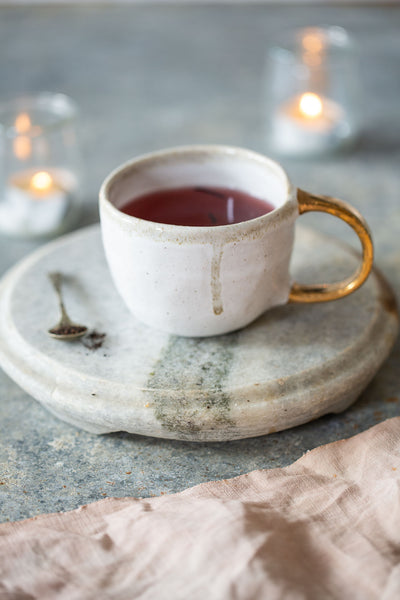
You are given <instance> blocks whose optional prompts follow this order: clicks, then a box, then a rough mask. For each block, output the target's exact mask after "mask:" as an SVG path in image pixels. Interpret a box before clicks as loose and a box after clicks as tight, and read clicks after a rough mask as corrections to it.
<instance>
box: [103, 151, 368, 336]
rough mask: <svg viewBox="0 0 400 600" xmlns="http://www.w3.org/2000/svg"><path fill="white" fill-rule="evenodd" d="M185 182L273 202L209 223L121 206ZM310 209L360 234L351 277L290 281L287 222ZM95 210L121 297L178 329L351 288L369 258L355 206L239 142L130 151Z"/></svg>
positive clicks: (149, 318)
mask: <svg viewBox="0 0 400 600" xmlns="http://www.w3.org/2000/svg"><path fill="white" fill-rule="evenodd" d="M188 186H203V187H204V186H211V187H213V186H214V187H220V188H221V187H222V188H231V189H238V190H241V191H244V192H246V193H248V194H250V195H251V196H255V197H257V198H259V199H264V200H266V201H268V202H270V203H272V204H273V206H275V209H274V210H273V211H271V212H269V213H267V214H265V215H262V216H260V217H257V218H255V219H251V220H249V221H244V222H241V223H236V224H232V225H221V226H214V227H186V226H181V225H165V224H160V223H154V222H151V221H146V220H143V219H139V218H136V217H133V216H130V215H127V214H125V213H123V212H121V210H120V209H121V207H122V206H123V205H124V204H126V203H127V202H128V201H129V200H131V199H133V198H135V197H138V196H142V195H143V194H146V193H149V192H152V191H156V190H160V189H163V190H165V189H168V188H178V187H188ZM309 210H320V211H325V212H329V213H331V214H334V215H335V216H338V217H340V218H342V219H343V220H345V221H346V222H347V223H349V225H350V226H351V227H353V229H355V231H356V232H357V234H358V235H359V237H360V240H361V243H362V247H363V260H362V263H361V266H360V267H359V269H358V270H357V272H356V273H355V274H354V275H353V276H352V277H350V278H349V279H347V280H345V281H342V282H339V283H337V284H329V285H328V284H320V285H316V286H302V285H299V284H296V283H294V284H293V283H291V281H290V275H289V263H290V257H291V253H292V248H293V240H294V225H295V221H296V218H297V217H298V215H299V214H301V213H302V212H306V211H309ZM100 217H101V228H102V236H103V244H104V249H105V253H106V257H107V261H108V265H109V268H110V271H111V274H112V277H113V280H114V283H115V285H116V288H117V290H118V292H119V293H120V295H121V297H122V298H123V300H124V301H125V303H126V305H127V306H128V308H129V309H130V311H131V312H132V313H133V315H134V316H135V317H137V318H138V319H139V320H141V321H143V322H144V323H147V324H148V325H150V326H152V327H156V328H158V329H161V330H164V331H167V332H170V333H173V334H176V335H182V336H210V335H218V334H223V333H227V332H230V331H234V330H236V329H239V328H241V327H244V326H245V325H247V324H249V323H251V322H252V321H253V320H254V319H256V318H257V317H258V316H260V315H261V314H262V313H263V312H264V311H265V310H267V309H268V308H271V307H273V306H277V305H280V304H285V303H286V302H288V300H290V301H297V302H316V301H324V300H332V299H335V298H340V297H342V296H345V295H347V294H349V293H351V292H352V291H354V290H355V289H357V287H359V286H360V285H361V284H362V283H363V281H364V280H365V279H366V277H367V276H368V273H369V271H370V269H371V266H372V257H373V250H372V242H371V237H370V234H369V231H368V227H367V225H366V223H365V221H364V220H363V218H362V216H361V215H360V214H359V213H358V212H357V211H356V210H355V209H353V208H351V207H350V206H349V205H347V204H345V203H343V202H341V201H340V200H336V199H333V198H328V197H325V196H314V195H311V194H309V193H307V192H303V191H302V190H296V189H295V188H294V187H293V186H292V184H291V183H290V181H289V179H288V177H287V175H286V173H285V171H284V170H283V169H282V167H281V166H280V165H279V164H277V163H276V162H274V161H273V160H271V159H269V158H266V157H265V156H262V155H260V154H257V153H255V152H252V151H249V150H244V149H241V148H233V147H227V146H184V147H178V148H172V149H168V150H163V151H160V152H154V153H151V154H148V155H145V156H141V157H139V158H136V159H134V160H132V161H130V162H128V163H126V164H124V165H122V166H120V167H118V168H117V169H116V170H115V171H113V172H112V173H111V174H110V175H109V176H108V177H107V178H106V180H105V181H104V183H103V185H102V187H101V190H100Z"/></svg>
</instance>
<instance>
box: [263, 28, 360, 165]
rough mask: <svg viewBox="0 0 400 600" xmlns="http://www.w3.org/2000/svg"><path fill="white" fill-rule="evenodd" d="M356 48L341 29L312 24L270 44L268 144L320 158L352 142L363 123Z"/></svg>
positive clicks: (289, 152) (285, 152) (277, 149)
mask: <svg viewBox="0 0 400 600" xmlns="http://www.w3.org/2000/svg"><path fill="white" fill-rule="evenodd" d="M357 62H358V61H357V52H356V49H355V47H354V43H353V41H352V39H351V38H350V36H349V34H348V33H347V32H346V31H345V30H344V29H343V28H341V27H310V28H306V29H300V30H296V31H293V32H292V33H289V34H286V35H285V36H282V39H281V40H280V42H279V45H277V46H274V47H271V48H270V50H269V52H268V56H267V69H266V76H265V86H266V104H267V107H266V109H267V118H266V125H267V144H268V146H269V148H270V149H271V150H272V151H275V152H277V153H279V154H283V155H293V156H298V157H308V156H318V155H323V154H327V153H329V152H333V151H335V150H337V149H340V148H344V147H346V146H349V145H351V144H352V143H353V142H354V140H355V139H356V137H357V134H358V132H359V127H360V114H359V112H360V89H359V73H358V64H357Z"/></svg>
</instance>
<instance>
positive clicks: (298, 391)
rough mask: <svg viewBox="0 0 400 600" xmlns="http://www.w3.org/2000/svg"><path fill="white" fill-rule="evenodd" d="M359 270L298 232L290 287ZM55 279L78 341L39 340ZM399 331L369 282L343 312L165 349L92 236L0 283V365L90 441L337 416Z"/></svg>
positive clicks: (306, 315) (324, 309)
mask: <svg viewBox="0 0 400 600" xmlns="http://www.w3.org/2000/svg"><path fill="white" fill-rule="evenodd" d="M358 260H359V257H357V255H356V253H354V252H353V250H351V249H350V248H349V247H347V246H343V245H342V244H340V243H338V242H336V241H335V240H333V239H331V238H328V237H325V236H323V235H320V234H317V233H315V232H313V231H311V230H305V229H300V228H299V229H298V230H297V234H296V244H295V251H294V258H293V264H292V272H293V275H294V277H295V278H296V280H297V281H301V282H302V283H307V282H314V283H315V282H317V281H334V280H337V279H341V278H342V277H343V276H345V275H347V274H349V273H350V272H351V271H352V270H353V269H354V267H355V265H356V264H357V261H358ZM54 270H58V271H61V272H62V273H63V274H64V275H65V284H64V287H63V289H64V296H65V303H66V306H67V309H68V312H69V313H70V315H71V317H72V318H73V319H74V320H76V321H78V322H80V323H85V324H87V325H88V326H89V328H90V332H91V335H89V336H87V337H86V338H82V339H80V340H75V341H74V342H62V341H58V340H54V339H52V338H51V337H49V336H48V334H47V329H48V328H49V327H50V326H52V325H53V324H54V323H55V322H56V321H57V320H58V317H59V314H58V305H57V301H56V297H55V295H54V292H53V290H52V288H51V286H50V282H49V280H48V277H47V274H48V272H50V271H54ZM397 330H398V317H397V309H396V302H395V299H394V296H393V293H392V291H391V289H390V288H389V286H388V284H387V283H386V282H385V280H384V279H383V277H382V276H381V275H380V273H379V271H376V270H375V271H374V272H373V273H372V274H371V276H370V277H369V279H368V281H367V283H366V284H365V285H364V286H363V287H362V288H361V289H360V290H358V291H357V292H355V293H354V294H353V295H351V296H349V297H347V298H344V299H342V300H338V301H335V302H329V303H322V304H314V305H300V304H290V305H286V306H282V307H279V308H275V309H272V310H270V311H268V312H267V313H265V314H264V315H263V316H262V317H261V318H259V319H258V320H257V321H256V322H254V323H253V324H251V325H250V326H248V327H247V328H245V329H243V330H241V331H238V332H235V333H231V334H228V335H223V336H218V337H212V338H180V337H175V336H171V335H168V334H166V333H163V332H160V331H157V330H155V329H151V328H148V327H146V326H145V325H143V324H141V323H139V322H138V321H137V320H135V319H134V318H133V317H132V316H131V314H130V313H129V312H128V310H127V309H126V308H125V306H124V304H123V303H122V300H121V299H120V298H119V296H118V295H117V293H116V291H115V289H114V286H113V284H112V281H111V278H110V275H109V272H108V269H107V265H106V262H105V258H104V253H103V248H102V244H101V237H100V230H99V227H98V226H92V227H89V228H86V229H83V230H80V231H78V232H75V233H72V234H70V235H67V236H64V237H62V238H59V239H58V240H56V241H54V242H51V243H50V244H47V245H46V246H44V247H42V248H41V249H39V250H37V251H36V252H35V253H33V254H32V255H30V256H29V257H28V258H26V259H24V260H23V261H22V262H21V263H19V264H18V265H16V266H15V267H13V268H12V269H11V270H10V271H9V272H8V273H7V274H6V275H5V276H4V278H3V279H2V281H1V283H0V365H1V366H2V367H3V369H4V370H5V371H6V373H8V374H9V376H10V377H11V378H13V379H14V380H15V381H16V382H17V383H18V384H19V385H20V386H21V387H22V388H23V389H24V390H26V392H28V394H30V395H31V396H33V397H34V398H36V399H37V400H38V401H39V402H41V403H42V404H43V406H45V407H46V408H47V409H48V410H49V411H51V412H52V413H53V414H55V415H57V416H58V417H59V418H60V419H62V420H64V421H67V422H68V423H71V424H72V425H75V426H76V427H80V428H82V429H85V430H87V431H90V432H93V433H97V434H101V433H107V432H112V431H120V430H123V431H127V432H131V433H136V434H143V435H149V436H157V437H163V438H173V439H180V440H191V441H223V440H234V439H239V438H246V437H253V436H258V435H263V434H268V433H271V432H275V431H279V430H282V429H286V428H289V427H293V426H295V425H299V424H301V423H305V422H307V421H310V420H312V419H316V418H317V417H319V416H321V415H324V414H326V413H329V412H340V411H342V410H344V409H345V408H347V407H348V406H349V405H350V404H351V403H353V402H354V401H355V400H356V398H357V397H358V396H359V394H360V393H361V391H362V390H363V389H364V388H365V386H366V385H367V384H368V383H369V381H370V380H371V379H372V377H373V376H374V374H375V373H376V371H377V370H378V369H379V367H380V365H381V364H382V362H383V361H384V360H385V358H386V357H387V355H388V353H389V351H390V349H391V347H392V345H393V343H394V340H395V338H396V335H397ZM103 334H104V336H103Z"/></svg>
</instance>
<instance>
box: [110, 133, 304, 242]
mask: <svg viewBox="0 0 400 600" xmlns="http://www.w3.org/2000/svg"><path fill="white" fill-rule="evenodd" d="M210 153H214V154H215V153H217V154H220V155H242V156H244V157H246V158H248V159H250V160H252V161H256V162H258V163H264V164H266V165H268V166H269V167H270V168H271V167H272V169H273V170H275V171H276V172H278V173H279V175H280V176H281V177H283V181H284V184H285V186H286V189H285V194H286V198H285V200H284V202H283V203H282V204H281V205H280V206H276V207H275V208H274V209H273V210H272V211H270V212H268V213H265V214H263V215H261V216H259V217H255V218H253V219H248V220H246V221H240V222H239V223H230V224H227V225H210V226H207V225H206V226H196V225H174V224H170V223H158V222H156V221H149V220H146V219H142V218H140V217H135V216H133V215H128V214H126V213H124V212H122V211H121V210H120V209H119V208H117V207H116V206H115V205H114V204H113V203H112V202H111V200H110V199H109V194H110V190H111V188H112V186H113V185H114V184H115V183H116V182H117V181H118V180H120V179H121V178H123V177H127V176H128V175H129V174H130V173H131V171H132V170H133V169H135V168H137V167H138V166H141V165H145V164H146V163H150V162H153V161H154V160H157V159H162V158H164V157H169V158H170V157H171V156H172V155H174V154H175V155H188V154H192V155H193V154H210ZM99 205H100V214H101V212H102V210H106V211H107V213H108V214H109V215H110V216H111V217H112V218H113V220H116V221H118V222H119V223H120V224H121V225H125V226H126V227H129V226H130V227H132V226H133V225H134V226H135V231H136V232H137V233H142V234H143V235H149V234H151V235H153V236H154V235H158V236H160V237H162V238H165V237H167V238H170V239H175V240H176V239H177V238H178V237H179V238H181V237H184V238H185V239H186V240H188V241H189V239H196V240H199V239H201V238H208V239H209V238H210V235H214V236H215V235H222V236H223V237H228V238H232V239H235V238H237V237H238V236H239V237H240V236H242V235H243V234H244V233H246V234H252V233H256V232H257V231H259V230H260V227H261V226H262V225H265V227H269V225H270V224H273V223H274V224H275V223H276V222H277V221H281V220H284V219H285V218H286V217H287V216H288V215H290V214H292V213H293V211H294V209H295V211H296V212H297V214H298V204H297V200H296V193H295V188H294V186H293V184H292V182H291V180H290V178H289V176H288V174H287V173H286V171H285V169H284V168H283V167H282V166H281V165H280V163H278V162H277V161H275V160H273V159H272V158H269V157H268V156H264V155H263V154H261V153H259V152H255V151H253V150H248V149H246V148H241V147H238V146H229V145H219V144H191V145H182V146H174V147H170V148H165V149H162V150H156V151H154V152H148V153H145V154H141V155H139V156H137V157H135V158H133V159H130V160H128V161H126V162H124V163H122V164H120V165H119V166H117V167H116V168H115V169H113V170H112V171H111V172H110V173H109V175H107V177H106V178H105V179H104V180H103V183H102V184H101V187H100V191H99ZM263 231H265V229H263Z"/></svg>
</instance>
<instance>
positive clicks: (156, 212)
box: [120, 186, 275, 227]
mask: <svg viewBox="0 0 400 600" xmlns="http://www.w3.org/2000/svg"><path fill="white" fill-rule="evenodd" d="M274 208H275V207H274V206H273V205H272V204H271V203H270V202H268V201H267V200H262V199H261V198H255V197H254V196H251V195H250V194H248V193H246V192H242V191H240V190H234V189H229V188H222V187H201V186H192V187H182V188H173V189H163V190H157V191H154V192H151V193H148V194H143V195H141V196H138V197H137V198H133V199H132V200H129V201H128V202H127V203H126V204H124V205H123V206H122V207H121V208H120V210H121V211H122V212H124V213H126V214H128V215H131V216H133V217H138V218H139V219H144V220H145V221H153V222H154V223H164V224H166V225H184V226H190V227H214V226H217V225H232V224H234V223H242V222H243V221H249V220H250V219H255V218H257V217H261V216H262V215H265V214H266V213H269V212H271V211H272V210H273V209H274Z"/></svg>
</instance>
